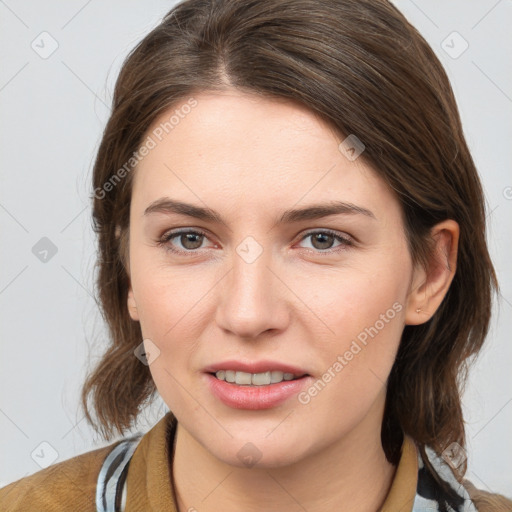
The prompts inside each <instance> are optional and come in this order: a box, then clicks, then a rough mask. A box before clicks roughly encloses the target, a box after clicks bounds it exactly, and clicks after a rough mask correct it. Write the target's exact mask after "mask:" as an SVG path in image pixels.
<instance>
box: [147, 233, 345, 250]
mask: <svg viewBox="0 0 512 512" xmlns="http://www.w3.org/2000/svg"><path fill="white" fill-rule="evenodd" d="M318 233H321V234H327V235H331V236H333V237H334V238H335V239H336V240H338V241H339V242H341V244H340V245H339V246H338V247H337V248H334V249H326V250H324V251H322V250H320V249H307V250H308V251H310V252H314V253H315V254H320V255H332V254H334V253H337V252H340V251H343V250H345V249H346V248H347V247H351V246H353V245H354V243H353V241H352V240H351V239H350V238H348V237H345V236H342V235H340V234H339V233H338V232H336V231H332V230H330V229H322V230H316V231H309V232H308V233H306V234H304V236H303V237H302V238H301V239H300V240H299V242H302V241H303V240H305V239H306V238H308V237H309V236H311V235H315V234H318ZM184 234H193V235H201V236H204V237H205V238H208V235H207V233H205V232H204V231H201V230H193V229H182V230H178V231H170V232H167V233H165V234H164V235H163V236H162V237H161V238H160V239H159V240H157V245H158V246H159V247H163V248H164V249H165V250H166V251H170V252H172V253H175V254H186V255H195V254H196V253H198V252H199V250H198V249H192V250H188V251H184V250H181V249H175V248H173V247H172V245H171V244H170V243H169V242H170V241H171V240H172V239H173V238H176V237H177V236H179V235H184Z"/></svg>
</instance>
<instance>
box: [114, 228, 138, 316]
mask: <svg viewBox="0 0 512 512" xmlns="http://www.w3.org/2000/svg"><path fill="white" fill-rule="evenodd" d="M127 234H128V231H124V232H123V231H122V230H121V226H119V225H117V226H116V230H115V236H116V238H117V239H118V240H119V239H120V240H119V246H120V247H119V250H120V252H121V255H122V256H121V258H122V260H123V266H124V267H125V270H126V273H127V275H128V281H129V282H130V286H129V289H128V297H127V306H128V313H129V314H130V317H131V319H132V320H134V321H136V322H138V321H139V313H138V311H137V303H136V302H135V297H134V296H133V290H132V283H131V279H130V260H129V258H128V243H129V242H128V238H127ZM123 256H124V258H123Z"/></svg>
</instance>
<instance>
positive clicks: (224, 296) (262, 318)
mask: <svg viewBox="0 0 512 512" xmlns="http://www.w3.org/2000/svg"><path fill="white" fill-rule="evenodd" d="M272 266H273V265H272V251H271V249H270V248H269V247H268V246H266V247H264V246H263V241H262V242H261V243H260V242H259V241H258V240H257V239H256V238H255V237H253V236H246V237H245V238H244V239H243V240H242V241H241V242H240V243H239V244H238V246H236V247H235V248H234V252H233V255H232V270H231V272H230V273H229V275H228V276H226V281H225V282H224V284H223V285H222V292H221V297H220V298H219V299H220V300H219V305H218V308H217V321H218V323H219V325H220V326H221V327H223V328H225V329H228V330H231V331H232V332H234V333H236V334H237V335H239V336H244V337H254V336H257V335H258V334H260V333H261V332H262V331H265V330H268V329H275V328H280V327H281V325H280V324H279V322H280V321H282V320H283V319H284V316H283V315H282V314H281V313H282V312H280V311H279V305H278V304H279V302H280V301H279V298H278V297H276V293H279V292H278V290H279V287H276V286H275V284H276V283H275V282H274V280H275V277H274V275H273V273H272V272H271V270H270V268H271V267H272Z"/></svg>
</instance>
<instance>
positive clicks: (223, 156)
mask: <svg viewBox="0 0 512 512" xmlns="http://www.w3.org/2000/svg"><path fill="white" fill-rule="evenodd" d="M187 105H189V106H187ZM190 105H193V106H190ZM148 137H149V138H151V139H152V141H153V143H154V147H153V148H152V149H151V150H150V151H149V152H148V154H147V155H146V156H145V157H144V158H143V159H142V160H141V161H140V162H139V164H138V165H137V167H136V170H135V176H134V178H135V180H134V188H133V196H134V197H133V198H132V200H133V201H134V202H136V203H140V204H139V206H140V208H142V207H143V205H144V204H145V205H146V206H147V204H148V203H149V202H152V201H154V200H155V199H157V198H159V197H161V196H163V195H165V194H167V195H169V196H172V197H179V198H180V199H182V200H184V201H193V202H195V203H197V202H198V199H200V200H201V199H204V200H207V201H208V202H209V203H211V202H212V201H214V202H215V203H216V206H217V207H215V209H216V210H219V209H222V205H223V204H224V206H225V207H226V208H227V207H229V206H230V205H231V206H232V207H233V208H234V209H235V210H236V209H238V208H239V207H242V208H246V209H248V210H253V209H257V208H260V209H261V208H269V207H273V208H275V207H277V206H279V205H280V204H282V205H283V206H284V205H285V204H287V205H293V204H296V203H298V202H300V201H303V202H308V203H309V202H318V201H331V200H345V201H347V202H352V203H354V202H357V201H359V202H365V203H366V204H365V205H361V206H362V207H367V206H370V205H371V206H372V209H374V208H376V207H377V209H379V204H378V203H382V204H381V207H382V208H383V209H385V208H387V207H389V206H392V207H395V208H398V204H397V202H396V200H395V198H394V196H393V194H392V193H391V191H390V190H389V189H388V187H387V185H385V183H384V182H383V180H382V179H381V178H380V177H379V176H378V174H377V173H376V172H375V171H374V170H373V169H372V168H370V167H369V166H368V165H367V164H365V163H364V162H363V160H362V159H361V158H358V159H356V160H353V161H351V160H349V159H348V158H347V157H346V155H345V154H343V153H342V152H341V151H340V149H339V144H340V142H342V141H343V140H344V137H343V136H341V135H339V134H337V133H336V132H335V130H334V129H333V127H332V126H331V125H329V124H328V123H326V122H325V121H324V120H322V119H321V118H320V117H319V116H318V115H316V114H315V113H314V112H312V111H311V110H309V109H307V108H306V107H305V106H303V105H300V104H299V103H297V102H292V101H288V100H283V99H280V98H279V99H274V98H267V97H260V96H256V95H253V94H246V93H241V92H239V91H229V92H219V93H218V92H214V93H212V92H208V93H206V92H204V93H200V94H196V95H194V96H193V101H191V98H185V99H184V100H182V101H181V102H179V103H177V104H175V105H174V106H173V107H172V108H170V109H168V110H167V111H166V112H165V113H163V114H162V115H161V116H159V117H158V118H157V119H156V120H155V122H154V123H153V124H152V126H151V127H150V129H149V130H148V132H147V133H146V135H145V138H144V139H145V140H147V138H148ZM235 198H236V199H238V200H237V201H235V202H233V204H231V200H233V201H234V200H235ZM242 200H243V202H242ZM393 201H394V203H395V204H394V205H390V204H389V203H390V202H393ZM235 203H236V204H235ZM385 203H388V204H387V206H386V204H385ZM209 206H211V207H212V208H213V207H214V206H213V205H210V204H209Z"/></svg>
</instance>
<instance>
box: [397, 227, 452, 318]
mask: <svg viewBox="0 0 512 512" xmlns="http://www.w3.org/2000/svg"><path fill="white" fill-rule="evenodd" d="M431 236H432V239H433V240H434V242H435V246H434V250H433V254H432V257H431V259H430V261H429V262H428V268H427V269H424V268H421V269H420V268H418V269H416V270H415V272H414V278H413V281H412V282H413V284H412V285H411V290H410V291H409V300H408V303H407V311H406V317H405V323H406V325H419V324H423V323H425V322H428V321H429V320H430V319H431V318H432V316H433V315H434V313H435V312H436V311H437V309H438V308H439V306H440V305H441V303H442V302H443V299H444V297H445V296H446V294H447V293H448V290H449V288H450V285H451V283H452V280H453V276H454V275H455V271H456V266H457V249H458V244H459V225H458V224H457V222H455V221H454V220H452V219H449V220H445V221H443V222H441V223H439V224H436V225H435V226H434V227H433V228H432V230H431Z"/></svg>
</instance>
